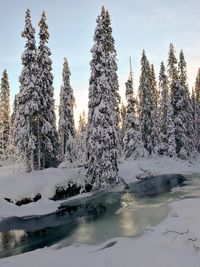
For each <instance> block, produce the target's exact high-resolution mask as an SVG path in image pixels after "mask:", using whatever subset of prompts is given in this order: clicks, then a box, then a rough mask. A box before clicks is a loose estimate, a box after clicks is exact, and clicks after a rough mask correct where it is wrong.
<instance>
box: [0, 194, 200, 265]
mask: <svg viewBox="0 0 200 267" xmlns="http://www.w3.org/2000/svg"><path fill="white" fill-rule="evenodd" d="M170 206H171V211H170V213H169V216H168V217H167V219H166V220H165V221H163V222H162V223H161V224H160V225H158V226H156V227H154V228H148V229H146V231H145V233H144V234H143V235H142V236H138V237H135V238H114V239H112V240H110V241H107V242H106V243H104V244H101V245H98V246H91V245H90V246H89V245H87V246H86V245H74V246H70V247H65V248H62V249H57V245H54V246H52V247H50V248H43V249H38V250H36V251H33V252H29V253H25V254H21V255H18V256H13V257H9V258H4V259H1V260H0V266H2V267H3V266H5V267H13V266H15V267H18V266H20V267H25V266H30V267H35V266H37V267H45V266H48V267H51V266H52V267H55V266H62V265H63V264H64V265H66V266H73V267H81V266H95V267H104V266H105V267H106V266H109V267H122V266H126V267H129V266H137V267H169V266H170V267H189V266H190V267H199V266H200V228H199V225H200V212H199V207H200V199H188V200H182V201H179V202H175V203H173V204H171V205H170ZM110 242H113V243H112V245H113V246H111V247H109V246H108V248H105V249H102V248H103V247H105V246H106V245H107V244H109V243H110ZM115 242H116V244H115Z"/></svg>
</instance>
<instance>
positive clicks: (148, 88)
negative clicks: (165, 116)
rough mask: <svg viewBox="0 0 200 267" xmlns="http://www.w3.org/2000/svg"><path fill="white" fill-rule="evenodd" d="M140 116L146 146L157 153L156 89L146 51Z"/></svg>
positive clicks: (142, 76) (142, 70) (142, 62)
mask: <svg viewBox="0 0 200 267" xmlns="http://www.w3.org/2000/svg"><path fill="white" fill-rule="evenodd" d="M139 118H140V125H141V132H142V140H143V142H144V147H145V148H146V149H147V151H148V152H149V153H150V154H154V153H157V149H158V136H157V130H158V129H157V116H156V106H155V96H154V89H153V87H152V72H151V67H150V64H149V61H148V59H147V57H146V54H145V51H143V53H142V59H141V76H140V84H139Z"/></svg>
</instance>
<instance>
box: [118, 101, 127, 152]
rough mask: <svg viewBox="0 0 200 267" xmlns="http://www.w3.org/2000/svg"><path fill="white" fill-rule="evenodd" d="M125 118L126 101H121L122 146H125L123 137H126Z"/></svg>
mask: <svg viewBox="0 0 200 267" xmlns="http://www.w3.org/2000/svg"><path fill="white" fill-rule="evenodd" d="M125 118H126V106H125V105H124V103H123V102H122V103H121V107H120V125H121V127H120V130H119V131H120V139H119V141H120V146H121V147H122V148H123V138H124V131H125Z"/></svg>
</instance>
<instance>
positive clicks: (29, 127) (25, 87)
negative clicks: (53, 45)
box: [14, 10, 40, 171]
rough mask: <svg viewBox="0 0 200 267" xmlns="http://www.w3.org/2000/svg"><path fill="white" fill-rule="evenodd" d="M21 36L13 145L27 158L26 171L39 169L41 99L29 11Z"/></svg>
mask: <svg viewBox="0 0 200 267" xmlns="http://www.w3.org/2000/svg"><path fill="white" fill-rule="evenodd" d="M22 37H24V38H26V45H25V51H24V52H23V54H22V65H23V69H22V73H21V75H20V77H19V81H20V92H19V94H18V95H17V111H16V115H15V119H14V142H15V144H16V145H17V149H18V151H19V153H20V155H21V156H22V157H23V158H24V160H25V163H26V169H27V171H31V170H34V169H36V166H35V165H36V160H35V157H36V145H37V131H36V128H37V125H36V120H35V118H36V115H37V114H38V111H39V104H40V99H39V95H38V87H37V78H38V77H37V71H38V69H37V49H36V45H35V29H34V28H33V26H32V23H31V15H30V10H27V11H26V17H25V28H24V31H23V32H22Z"/></svg>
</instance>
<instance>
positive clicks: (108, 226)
mask: <svg viewBox="0 0 200 267" xmlns="http://www.w3.org/2000/svg"><path fill="white" fill-rule="evenodd" d="M194 197H197V198H199V197H200V175H191V177H190V179H189V181H187V182H186V185H185V186H182V187H175V188H173V189H171V190H170V191H169V192H167V193H162V194H159V195H155V196H149V197H135V194H133V193H132V192H100V193H98V194H95V195H93V196H90V197H86V198H77V199H75V200H72V201H67V202H66V203H64V204H63V205H62V207H61V209H60V211H58V212H56V213H52V214H49V215H45V216H34V217H26V218H17V217H13V218H8V219H6V220H2V221H1V222H0V258H3V257H7V256H11V255H16V254H20V253H24V252H27V251H32V250H35V249H38V248H42V247H44V246H50V245H53V244H57V247H58V248H59V247H63V246H69V245H74V244H77V243H78V244H80V243H84V244H98V243H99V244H100V243H102V242H104V241H107V240H109V239H111V238H115V237H125V236H126V237H134V236H136V235H139V234H142V233H143V232H144V230H145V229H146V228H148V227H151V226H155V225H157V224H159V223H160V222H161V221H162V220H164V219H165V218H166V216H167V215H168V213H169V210H170V208H169V206H168V203H171V202H174V201H177V200H181V199H185V198H194ZM108 243H109V241H108ZM113 244H114V243H113Z"/></svg>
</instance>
